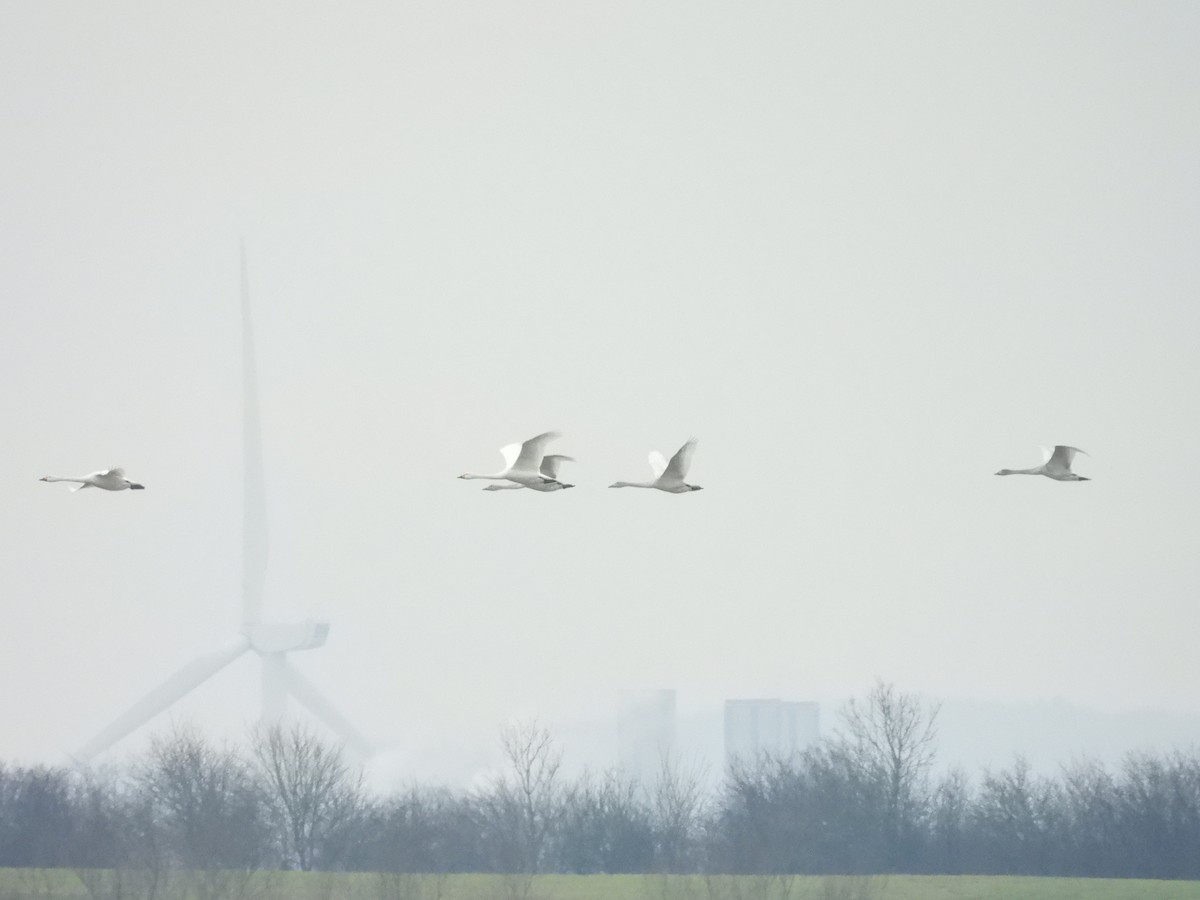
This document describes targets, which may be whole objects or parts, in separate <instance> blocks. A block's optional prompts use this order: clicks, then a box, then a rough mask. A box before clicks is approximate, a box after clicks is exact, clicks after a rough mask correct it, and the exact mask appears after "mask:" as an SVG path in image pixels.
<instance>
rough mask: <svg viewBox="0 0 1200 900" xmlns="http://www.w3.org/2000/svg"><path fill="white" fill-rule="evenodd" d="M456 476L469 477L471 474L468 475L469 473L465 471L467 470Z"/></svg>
mask: <svg viewBox="0 0 1200 900" xmlns="http://www.w3.org/2000/svg"><path fill="white" fill-rule="evenodd" d="M458 477H459V478H470V477H471V476H470V474H469V473H467V472H463V473H462V474H461V475H459V476H458Z"/></svg>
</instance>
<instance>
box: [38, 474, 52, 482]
mask: <svg viewBox="0 0 1200 900" xmlns="http://www.w3.org/2000/svg"><path fill="white" fill-rule="evenodd" d="M49 480H50V476H49V475H43V476H42V477H41V478H39V479H38V481H49Z"/></svg>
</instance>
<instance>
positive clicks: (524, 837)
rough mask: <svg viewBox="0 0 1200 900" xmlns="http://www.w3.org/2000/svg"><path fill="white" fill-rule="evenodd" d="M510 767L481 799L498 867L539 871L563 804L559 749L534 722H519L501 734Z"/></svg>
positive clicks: (508, 869) (506, 869) (510, 869)
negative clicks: (560, 788)
mask: <svg viewBox="0 0 1200 900" xmlns="http://www.w3.org/2000/svg"><path fill="white" fill-rule="evenodd" d="M500 743H501V746H502V747H503V749H504V756H505V758H506V760H507V761H508V771H507V772H505V773H504V774H503V775H501V776H500V777H498V778H496V779H495V780H494V781H493V782H492V784H491V785H490V787H489V789H488V790H487V791H486V792H485V793H484V794H483V795H482V796H481V797H480V798H479V800H480V806H481V809H482V810H483V813H484V816H485V818H486V820H487V825H488V830H489V832H490V835H491V842H492V844H493V848H494V853H495V855H496V862H497V864H498V867H499V868H500V869H501V870H502V871H506V872H510V873H521V874H524V875H533V874H535V873H537V872H539V871H541V869H542V866H543V863H544V861H545V855H546V850H547V846H548V843H549V837H550V834H551V831H552V830H553V829H554V827H555V824H556V823H557V821H558V818H559V814H560V811H561V807H562V803H561V796H560V790H559V784H558V771H559V768H560V766H561V764H562V754H561V753H559V752H558V751H557V750H556V749H555V747H554V740H553V738H551V736H550V732H549V731H547V730H546V729H545V728H543V727H541V726H540V725H539V724H538V723H537V722H536V721H530V722H519V723H517V724H515V725H512V726H510V727H509V728H506V729H505V730H504V731H503V732H502V733H501V735H500Z"/></svg>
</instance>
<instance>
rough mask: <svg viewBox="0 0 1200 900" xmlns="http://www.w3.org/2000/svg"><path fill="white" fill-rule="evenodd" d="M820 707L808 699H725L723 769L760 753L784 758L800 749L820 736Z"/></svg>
mask: <svg viewBox="0 0 1200 900" xmlns="http://www.w3.org/2000/svg"><path fill="white" fill-rule="evenodd" d="M819 711H820V707H819V706H818V705H817V704H816V703H811V702H798V701H791V700H779V699H775V698H772V699H766V700H726V701H725V768H726V770H729V769H732V768H733V766H734V765H735V764H737V763H738V762H739V761H740V762H743V763H753V762H754V761H755V760H756V759H758V758H759V757H760V756H763V755H766V756H771V757H781V758H785V759H786V758H788V757H791V756H796V755H798V754H800V753H803V752H804V751H805V750H806V749H807V748H808V747H811V746H812V745H813V744H815V743H816V741H817V738H818V736H819V731H818V722H819Z"/></svg>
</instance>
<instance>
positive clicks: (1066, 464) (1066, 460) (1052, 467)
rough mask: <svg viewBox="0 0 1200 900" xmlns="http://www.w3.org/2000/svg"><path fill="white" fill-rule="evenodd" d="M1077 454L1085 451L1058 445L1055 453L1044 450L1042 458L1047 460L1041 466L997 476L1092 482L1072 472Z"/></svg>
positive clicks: (1008, 471)
mask: <svg viewBox="0 0 1200 900" xmlns="http://www.w3.org/2000/svg"><path fill="white" fill-rule="evenodd" d="M1076 453H1083V455H1084V456H1087V454H1086V453H1084V451H1082V450H1080V449H1079V448H1078V447H1068V446H1066V445H1064V444H1056V445H1055V447H1054V452H1053V453H1052V452H1051V451H1050V450H1049V448H1047V447H1043V448H1042V456H1043V457H1044V458H1045V462H1043V463H1042V464H1041V465H1040V466H1034V467H1033V468H1032V469H1001V470H1000V471H999V472H997V473H996V474H997V475H1045V476H1046V477H1047V478H1053V479H1054V480H1055V481H1091V480H1092V479H1090V478H1084V477H1083V476H1082V475H1076V474H1075V473H1074V472H1072V471H1071V462H1072V460H1074V459H1075V454H1076Z"/></svg>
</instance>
